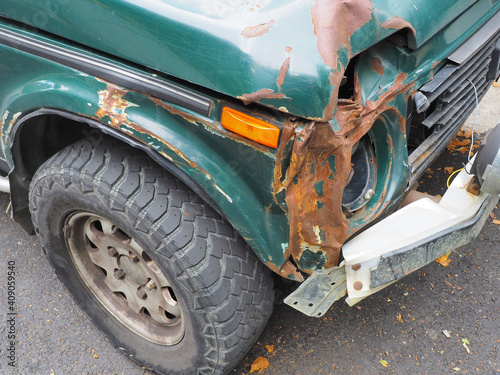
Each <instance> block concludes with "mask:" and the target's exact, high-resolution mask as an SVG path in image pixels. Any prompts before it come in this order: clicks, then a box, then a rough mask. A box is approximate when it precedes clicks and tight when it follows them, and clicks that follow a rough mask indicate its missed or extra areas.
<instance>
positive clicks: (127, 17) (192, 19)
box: [0, 0, 500, 120]
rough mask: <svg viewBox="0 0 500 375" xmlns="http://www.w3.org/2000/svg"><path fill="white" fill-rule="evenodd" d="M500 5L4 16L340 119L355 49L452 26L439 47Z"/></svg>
mask: <svg viewBox="0 0 500 375" xmlns="http://www.w3.org/2000/svg"><path fill="white" fill-rule="evenodd" d="M499 6H500V1H498V0H460V1H458V2H457V1H455V0H442V1H440V2H439V3H434V2H429V1H426V0H418V1H414V2H413V3H412V5H411V6H408V5H407V4H402V3H400V2H398V1H389V2H388V1H382V0H373V1H370V0H351V1H343V2H337V1H333V2H330V1H325V0H318V1H312V0H295V1H292V2H289V1H284V0H273V1H263V2H248V4H247V5H245V6H239V5H238V6H236V5H234V4H233V3H231V2H229V1H223V0H220V1H216V2H211V1H210V2H209V1H205V0H200V1H196V2H193V3H185V2H181V1H169V2H167V1H161V0H148V1H137V0H136V1H132V0H128V1H123V0H110V1H106V2H104V1H94V0H81V1H78V2H70V1H67V0H52V1H46V2H40V1H35V0H21V1H20V0H4V1H2V3H1V4H0V14H2V15H4V16H6V17H8V18H10V19H14V20H17V21H19V22H22V23H24V24H28V25H32V26H34V27H36V28H38V29H40V30H45V31H47V32H49V33H52V34H54V35H58V36H60V37H63V38H67V39H70V40H73V41H75V42H77V43H80V44H82V45H84V46H88V47H91V48H94V49H96V50H101V51H106V53H108V54H110V55H111V56H114V57H116V58H120V59H123V60H125V61H128V62H132V63H135V64H140V65H141V66H145V67H148V68H152V69H155V70H157V71H159V72H162V73H165V74H168V75H171V76H173V77H177V78H180V79H183V80H186V81H189V82H192V83H195V84H197V85H200V86H203V87H207V88H210V89H211V90H214V91H217V92H219V93H223V94H226V95H230V96H232V97H240V98H242V99H243V100H244V101H246V102H260V103H263V104H265V105H268V106H270V107H273V108H276V109H280V110H281V111H284V112H289V113H292V114H295V115H298V116H302V117H306V118H311V119H322V120H331V119H332V118H333V115H334V109H335V99H336V93H337V91H338V89H339V85H340V82H341V78H342V75H343V71H344V70H345V68H346V66H347V64H348V62H349V59H350V58H351V57H352V56H353V55H355V54H358V53H360V52H362V51H364V50H366V49H367V48H369V47H371V46H373V45H374V44H376V43H377V42H379V41H381V40H383V39H385V38H386V37H387V36H389V35H391V34H393V33H395V32H397V31H398V30H400V29H405V30H407V31H408V44H409V46H410V48H413V49H415V48H419V47H421V46H422V45H423V44H424V43H425V42H426V41H428V40H429V39H430V38H431V37H432V36H434V35H436V34H437V33H438V32H440V31H441V30H443V29H444V28H445V27H446V28H447V29H448V31H447V35H446V40H443V41H441V43H443V44H438V43H436V42H434V48H437V49H441V48H445V47H446V45H449V44H452V43H455V42H458V43H460V42H462V41H463V40H464V39H465V37H466V36H467V35H466V27H464V26H465V25H464V24H463V21H464V20H463V19H462V20H461V21H460V22H459V23H456V25H458V26H459V27H456V26H454V27H450V23H452V21H453V20H456V19H457V17H459V15H460V14H463V12H465V11H467V12H466V14H467V17H466V20H467V23H468V24H470V25H474V24H475V23H476V22H477V21H478V20H479V19H480V18H481V17H483V16H485V9H489V14H490V15H491V14H492V13H493V12H494V10H495V9H498V7H499ZM486 16H487V15H486ZM335 20H343V21H342V22H336V21H335ZM345 24H347V25H349V26H348V27H346V28H345V29H344V30H340V29H339V30H337V29H335V27H337V26H335V25H345ZM340 27H341V28H344V26H340ZM445 43H446V44H445ZM178 46H185V48H178ZM149 51H155V53H154V54H151V53H150V52H149ZM337 57H338V59H337Z"/></svg>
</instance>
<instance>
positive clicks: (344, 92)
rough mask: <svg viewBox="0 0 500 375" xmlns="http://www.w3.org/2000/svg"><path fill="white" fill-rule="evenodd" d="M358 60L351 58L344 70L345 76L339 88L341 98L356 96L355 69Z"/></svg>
mask: <svg viewBox="0 0 500 375" xmlns="http://www.w3.org/2000/svg"><path fill="white" fill-rule="evenodd" d="M356 60H357V59H356V58H355V59H353V60H351V62H350V63H349V65H348V66H347V68H346V71H345V72H344V77H343V79H342V83H341V86H340V88H339V99H351V98H352V97H353V96H354V69H355V66H356Z"/></svg>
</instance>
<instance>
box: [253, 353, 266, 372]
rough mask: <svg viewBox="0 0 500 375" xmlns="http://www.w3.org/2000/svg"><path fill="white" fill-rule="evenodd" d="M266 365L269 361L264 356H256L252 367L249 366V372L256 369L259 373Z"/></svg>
mask: <svg viewBox="0 0 500 375" xmlns="http://www.w3.org/2000/svg"><path fill="white" fill-rule="evenodd" d="M268 367H269V361H268V360H267V359H265V358H264V357H258V358H257V359H256V360H255V361H253V363H252V367H251V368H250V373H252V372H254V371H258V373H259V374H260V373H261V372H262V371H264V370H265V369H266V368H268Z"/></svg>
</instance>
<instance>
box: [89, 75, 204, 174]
mask: <svg viewBox="0 0 500 375" xmlns="http://www.w3.org/2000/svg"><path fill="white" fill-rule="evenodd" d="M99 81H100V82H104V83H106V85H107V87H106V89H105V90H101V91H99V92H98V95H99V109H98V110H97V112H96V116H97V117H98V118H99V119H100V120H102V118H103V117H105V116H107V117H108V118H109V119H110V125H111V127H113V128H115V129H118V130H120V126H121V125H126V126H128V127H129V128H131V129H133V130H135V131H136V132H138V133H140V134H144V135H147V136H149V137H151V138H153V139H155V140H156V141H158V142H159V143H160V144H162V145H164V146H166V147H167V148H168V149H170V150H171V151H173V152H174V153H175V154H176V155H177V156H179V157H180V158H181V159H182V160H184V161H185V162H186V163H188V164H189V166H190V167H192V168H196V169H198V170H200V171H202V172H203V173H205V174H206V175H207V178H209V179H211V176H210V175H209V174H208V173H207V172H205V171H204V170H203V169H201V168H200V167H198V165H197V164H196V163H195V162H194V161H191V160H189V159H188V158H187V156H186V155H184V153H182V152H181V151H180V150H178V149H177V148H175V147H174V146H172V145H171V144H170V143H168V142H165V141H164V140H163V139H161V138H159V137H158V136H156V135H155V134H153V133H151V132H149V131H148V130H146V129H145V128H143V127H142V126H140V125H138V124H136V123H135V122H133V121H130V120H129V119H128V115H127V113H126V109H127V108H129V107H137V105H136V104H134V103H131V102H129V101H127V100H125V99H123V97H124V96H125V95H126V94H127V93H128V92H129V90H126V89H124V88H122V87H121V86H118V85H116V84H114V83H110V82H106V81H103V80H100V79H99ZM134 138H136V139H138V140H139V141H141V142H143V141H142V140H141V139H139V138H137V137H135V136H134ZM160 153H161V152H160ZM162 154H163V155H164V156H165V157H166V156H167V155H165V154H164V153H162Z"/></svg>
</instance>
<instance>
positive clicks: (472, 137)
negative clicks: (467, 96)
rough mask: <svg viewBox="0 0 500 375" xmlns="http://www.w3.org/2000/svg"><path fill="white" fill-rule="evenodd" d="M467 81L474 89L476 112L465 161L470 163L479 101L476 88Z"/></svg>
mask: <svg viewBox="0 0 500 375" xmlns="http://www.w3.org/2000/svg"><path fill="white" fill-rule="evenodd" d="M467 81H469V83H470V84H471V85H472V87H473V88H474V95H475V97H476V110H475V113H476V116H475V120H474V125H473V126H472V135H471V141H470V149H469V155H468V156H467V161H468V162H469V163H470V159H471V155H472V148H473V147H474V130H475V129H476V125H477V113H478V112H479V100H478V99H477V89H476V86H475V85H474V84H473V83H472V81H471V80H470V79H469V78H467ZM467 173H468V172H467Z"/></svg>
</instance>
